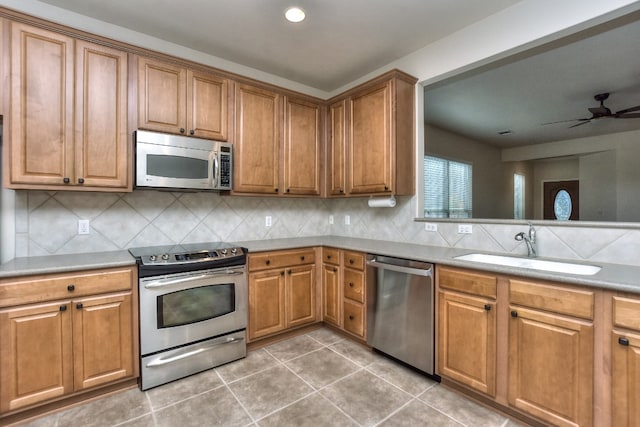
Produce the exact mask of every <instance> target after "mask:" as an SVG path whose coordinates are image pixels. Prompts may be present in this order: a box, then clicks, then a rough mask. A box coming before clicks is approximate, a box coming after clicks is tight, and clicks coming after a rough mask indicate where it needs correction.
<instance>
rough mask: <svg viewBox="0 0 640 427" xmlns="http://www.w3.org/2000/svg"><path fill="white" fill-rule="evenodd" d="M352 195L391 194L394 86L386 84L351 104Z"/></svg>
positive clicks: (370, 90) (351, 101)
mask: <svg viewBox="0 0 640 427" xmlns="http://www.w3.org/2000/svg"><path fill="white" fill-rule="evenodd" d="M349 107H350V109H349V113H350V116H351V127H350V134H349V137H350V138H349V139H350V142H351V144H350V145H349V147H350V150H349V157H350V158H351V159H352V161H351V162H350V163H349V166H350V168H349V172H350V173H349V175H350V177H351V182H350V185H349V187H348V192H349V193H351V194H353V193H382V192H391V185H392V183H391V155H392V153H391V148H392V147H391V143H392V141H391V83H390V82H383V83H382V84H379V85H377V86H374V87H373V88H371V89H369V90H367V91H366V92H364V93H362V94H358V95H355V96H353V97H352V98H351V100H350V102H349Z"/></svg>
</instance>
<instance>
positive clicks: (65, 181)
mask: <svg viewBox="0 0 640 427" xmlns="http://www.w3.org/2000/svg"><path fill="white" fill-rule="evenodd" d="M62 182H64V183H65V184H68V183H70V182H71V180H70V179H69V178H68V177H66V176H65V177H64V178H62Z"/></svg>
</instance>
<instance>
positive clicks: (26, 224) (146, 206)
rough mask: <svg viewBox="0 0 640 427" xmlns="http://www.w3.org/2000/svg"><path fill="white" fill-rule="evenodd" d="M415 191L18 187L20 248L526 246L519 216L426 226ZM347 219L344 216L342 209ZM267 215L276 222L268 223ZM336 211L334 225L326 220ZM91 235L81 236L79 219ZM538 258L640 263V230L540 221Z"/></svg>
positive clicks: (19, 251)
mask: <svg viewBox="0 0 640 427" xmlns="http://www.w3.org/2000/svg"><path fill="white" fill-rule="evenodd" d="M414 204H415V198H410V197H399V198H398V203H397V205H396V207H395V208H369V207H368V206H367V199H366V198H356V199H340V200H334V199H310V198H290V199H285V198H266V197H236V196H221V195H219V194H218V193H204V192H202V193H180V192H165V191H153V190H136V191H134V192H132V193H80V192H43V191H17V192H16V211H15V214H16V256H17V257H24V256H38V255H49V254H69V253H81V252H89V251H91V252H93V251H96V252H97V251H110V250H117V249H126V248H130V247H136V246H150V245H162V244H173V243H181V242H202V241H227V242H233V241H243V240H260V239H272V238H285V237H304V236H322V235H337V236H352V237H363V238H369V239H378V240H391V241H402V242H412V243H421V244H428V245H434V246H444V247H456V248H464V249H470V250H485V251H493V252H501V253H514V254H526V247H525V245H524V243H523V242H517V241H515V240H514V238H513V236H514V235H515V234H516V233H517V232H519V231H526V226H524V225H522V224H494V223H474V224H472V226H473V233H472V234H458V229H457V224H456V223H438V230H437V231H435V232H434V231H426V230H425V229H424V223H422V222H416V221H414V220H413V218H414V212H415V208H414ZM347 215H348V216H349V219H350V221H349V222H350V224H348V225H347V224H345V216H347ZM266 216H270V217H271V219H272V225H271V226H270V227H267V226H265V217H266ZM330 216H333V219H334V223H333V224H329V217H330ZM79 219H88V220H89V221H90V234H88V235H79V234H78V220H79ZM536 229H537V231H538V252H539V254H540V255H541V256H544V257H552V258H564V259H578V260H591V261H600V262H611V263H617V264H630V265H640V230H636V229H623V228H600V227H594V228H590V227H567V226H553V227H548V226H538V227H536Z"/></svg>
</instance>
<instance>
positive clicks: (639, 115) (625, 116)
mask: <svg viewBox="0 0 640 427" xmlns="http://www.w3.org/2000/svg"><path fill="white" fill-rule="evenodd" d="M614 117H615V118H616V119H640V113H631V114H622V115H618V113H616V115H615V116H614Z"/></svg>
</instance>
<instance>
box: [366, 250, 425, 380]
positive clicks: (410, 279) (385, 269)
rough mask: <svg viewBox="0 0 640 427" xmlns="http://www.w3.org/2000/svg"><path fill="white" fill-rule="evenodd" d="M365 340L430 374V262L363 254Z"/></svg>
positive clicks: (372, 345)
mask: <svg viewBox="0 0 640 427" xmlns="http://www.w3.org/2000/svg"><path fill="white" fill-rule="evenodd" d="M366 278H367V279H366V280H367V344H369V345H370V346H371V347H373V348H375V349H377V350H380V351H381V352H383V353H386V354H388V355H389V356H392V357H394V358H396V359H398V360H400V361H402V362H405V363H407V364H408V365H411V366H413V367H415V368H417V369H419V370H421V371H423V372H426V373H427V374H430V375H433V374H434V336H435V330H434V324H435V319H434V286H433V266H432V265H431V264H428V263H426V262H419V261H410V260H405V259H399V258H392V257H387V256H379V255H370V254H369V255H367V272H366Z"/></svg>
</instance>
